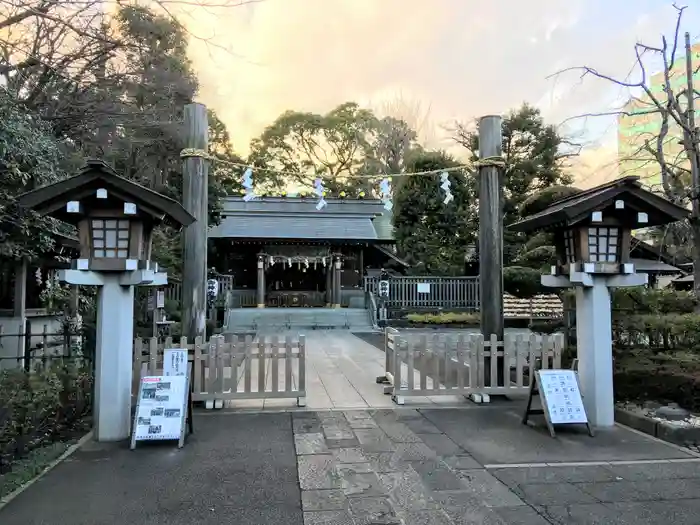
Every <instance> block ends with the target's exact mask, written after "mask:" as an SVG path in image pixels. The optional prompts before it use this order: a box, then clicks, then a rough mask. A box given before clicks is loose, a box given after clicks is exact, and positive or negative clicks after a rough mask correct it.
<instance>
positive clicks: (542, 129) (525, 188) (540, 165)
mask: <svg viewBox="0 0 700 525" xmlns="http://www.w3.org/2000/svg"><path fill="white" fill-rule="evenodd" d="M453 138H454V140H455V141H456V142H457V143H458V144H461V145H462V146H464V147H465V148H467V150H469V153H470V156H471V161H473V162H474V161H476V160H478V158H479V154H478V152H479V132H478V124H477V126H476V127H471V128H470V127H467V126H465V125H464V124H457V125H456V127H455V129H454V134H453ZM570 156H571V153H570V152H567V151H565V149H564V144H563V141H562V139H561V137H560V136H559V135H558V134H557V131H556V129H555V128H554V126H552V125H547V124H545V123H544V120H543V119H542V116H541V114H540V111H539V110H538V109H537V108H534V107H532V106H530V105H528V104H523V105H522V106H521V107H520V108H519V109H517V110H513V111H511V112H510V113H509V114H508V115H506V116H505V118H504V119H503V159H504V161H505V168H504V172H503V224H504V225H505V226H508V225H509V224H512V223H514V222H516V221H517V220H518V218H519V217H520V211H519V210H520V206H521V204H522V203H523V202H524V201H525V200H526V199H527V198H528V197H529V196H530V195H532V194H533V193H535V192H538V191H540V190H543V189H545V188H548V187H550V186H553V185H560V184H568V183H569V182H570V177H569V176H568V175H566V174H565V173H564V170H563V167H564V162H565V160H566V159H567V158H569V157H570ZM524 241H525V237H524V236H523V235H522V234H519V233H515V232H512V231H509V230H508V228H507V227H506V228H505V230H504V255H503V256H504V264H505V265H506V266H507V265H508V264H510V263H511V262H512V261H513V260H514V259H515V258H516V257H517V255H518V253H519V251H520V249H521V247H522V245H523V243H524Z"/></svg>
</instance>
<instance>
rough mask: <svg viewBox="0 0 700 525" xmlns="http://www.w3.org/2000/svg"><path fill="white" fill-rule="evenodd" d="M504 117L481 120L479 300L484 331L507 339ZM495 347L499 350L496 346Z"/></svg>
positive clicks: (486, 362)
mask: <svg viewBox="0 0 700 525" xmlns="http://www.w3.org/2000/svg"><path fill="white" fill-rule="evenodd" d="M501 125H502V122H501V117H500V116H497V115H489V116H486V117H482V118H481V120H480V121H479V159H480V161H481V164H480V166H479V301H480V304H481V333H482V334H483V335H484V338H485V339H488V338H489V337H491V335H492V334H495V335H496V336H497V337H498V340H499V341H503V205H502V193H503V190H502V187H501V176H500V170H499V166H498V164H499V162H498V161H499V160H500V157H501V154H502V151H503V149H502V140H503V139H502V132H501ZM491 351H492V352H493V351H495V349H494V348H492V349H491ZM490 369H491V359H490V358H486V359H485V360H484V381H485V383H484V384H485V386H491V384H490V377H491V376H490ZM503 379H504V378H503V358H499V359H498V385H497V386H503V385H504V383H503Z"/></svg>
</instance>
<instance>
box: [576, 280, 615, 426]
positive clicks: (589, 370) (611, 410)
mask: <svg viewBox="0 0 700 525" xmlns="http://www.w3.org/2000/svg"><path fill="white" fill-rule="evenodd" d="M610 313H611V312H610V290H609V289H608V287H607V283H606V281H605V279H604V278H603V279H601V278H596V277H594V278H593V286H591V287H577V288H576V335H577V339H578V341H577V350H578V359H579V365H578V375H579V382H580V384H581V394H582V396H583V404H584V406H585V407H586V415H587V416H588V421H590V423H591V424H592V425H593V426H595V427H598V428H601V427H602V428H604V427H612V426H614V425H615V397H614V393H613V360H612V325H611V320H610Z"/></svg>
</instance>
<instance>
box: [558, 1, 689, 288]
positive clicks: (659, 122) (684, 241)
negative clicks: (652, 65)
mask: <svg viewBox="0 0 700 525" xmlns="http://www.w3.org/2000/svg"><path fill="white" fill-rule="evenodd" d="M673 8H674V9H675V10H676V11H677V17H676V26H675V32H674V34H673V37H672V39H671V41H669V40H668V39H667V38H666V37H665V36H662V37H661V45H660V46H650V45H646V44H642V43H637V44H635V46H634V54H635V61H636V68H637V69H638V71H639V79H638V80H636V81H627V80H620V79H616V78H613V77H611V76H609V75H605V74H603V73H601V72H599V71H598V70H596V69H594V68H592V67H588V66H583V67H573V68H568V69H565V70H563V71H560V72H558V73H556V75H559V74H563V73H565V72H570V71H577V72H580V73H581V76H582V77H586V76H594V77H597V78H599V79H603V80H606V81H608V82H611V83H613V84H616V85H618V86H622V87H625V88H628V89H638V90H641V92H642V93H643V95H642V97H638V98H634V99H633V100H632V103H631V104H630V105H629V107H628V108H627V109H628V110H623V111H614V112H604V113H597V114H594V115H581V116H582V117H585V116H610V115H619V116H621V117H626V118H640V117H641V118H644V119H646V120H647V121H650V122H652V123H653V124H655V126H654V128H655V129H654V131H653V132H645V133H643V134H642V135H641V136H640V137H638V138H639V139H640V140H639V146H638V148H637V149H636V151H633V152H632V153H631V155H630V156H631V157H633V158H634V157H638V156H639V157H640V159H639V160H640V161H642V162H648V161H650V160H651V161H653V162H654V163H655V164H656V165H657V166H658V173H659V175H660V179H661V191H662V192H663V193H664V194H665V196H666V197H667V198H668V199H669V200H670V201H671V202H674V203H676V204H678V205H681V206H688V205H690V206H691V207H692V214H691V218H690V220H689V221H688V222H687V223H685V222H684V223H679V224H674V225H670V227H669V228H664V229H663V233H661V232H659V231H657V232H655V234H654V235H653V236H654V237H657V238H662V239H665V240H666V241H668V240H669V239H673V241H672V244H675V246H676V247H677V248H679V247H682V246H684V245H688V244H690V245H691V246H692V251H691V254H692V260H693V268H694V281H695V282H694V291H695V295H696V296H698V297H700V192H699V191H698V188H699V187H700V141H699V140H698V139H699V135H698V128H697V123H696V116H695V105H696V103H697V101H698V99H700V88H699V86H697V85H695V84H694V82H697V79H698V68H699V67H700V64H697V63H696V64H693V53H692V49H691V45H690V34H689V33H685V45H684V46H683V44H682V43H681V42H680V27H681V22H682V18H683V12H684V11H685V9H686V8H685V7H678V6H676V5H675V4H674V5H673ZM681 53H684V55H685V56H684V57H683V58H679V55H680V54H681ZM649 56H655V57H656V58H660V59H661V62H662V64H663V70H662V72H661V74H660V75H659V76H655V77H656V78H659V79H660V86H659V88H658V89H657V88H656V86H654V85H652V83H651V80H652V77H651V76H650V75H649V74H648V72H647V68H646V65H645V63H644V59H645V57H649ZM677 144H680V148H677V147H675V146H676V145H677ZM689 241H692V242H689ZM678 251H679V252H680V253H681V254H682V252H683V250H682V248H681V249H680V250H678Z"/></svg>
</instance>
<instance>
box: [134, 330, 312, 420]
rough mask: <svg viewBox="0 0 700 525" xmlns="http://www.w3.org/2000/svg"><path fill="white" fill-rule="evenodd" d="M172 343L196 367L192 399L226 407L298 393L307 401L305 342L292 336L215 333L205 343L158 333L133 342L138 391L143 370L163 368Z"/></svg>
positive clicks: (147, 372)
mask: <svg viewBox="0 0 700 525" xmlns="http://www.w3.org/2000/svg"><path fill="white" fill-rule="evenodd" d="M168 348H187V350H188V362H189V363H190V366H191V367H192V368H191V370H192V400H193V401H204V402H205V403H206V407H207V408H222V407H223V406H224V402H225V401H228V400H236V399H271V398H296V399H297V405H298V406H305V404H306V342H305V338H304V336H303V335H302V336H299V339H298V340H293V339H292V338H291V337H287V338H285V339H283V340H280V338H278V337H271V338H269V339H266V338H264V337H261V338H260V339H258V340H255V341H254V340H253V338H252V337H250V336H248V337H246V338H244V339H243V338H241V339H239V338H238V337H232V338H231V339H230V340H228V338H226V339H225V338H224V337H223V336H214V337H212V338H211V339H210V340H209V341H207V342H205V341H204V340H203V339H202V338H199V337H198V338H197V339H196V340H195V342H194V344H188V343H187V339H186V338H182V339H180V341H179V342H178V343H175V342H174V341H173V340H172V339H171V338H168V339H166V341H165V344H158V340H157V339H155V338H152V339H149V340H146V341H141V340H136V341H135V342H134V374H133V377H134V384H133V388H132V392H133V393H134V394H135V393H136V392H138V383H139V380H140V378H141V376H143V375H158V374H160V373H162V370H163V352H164V350H165V349H168Z"/></svg>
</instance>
